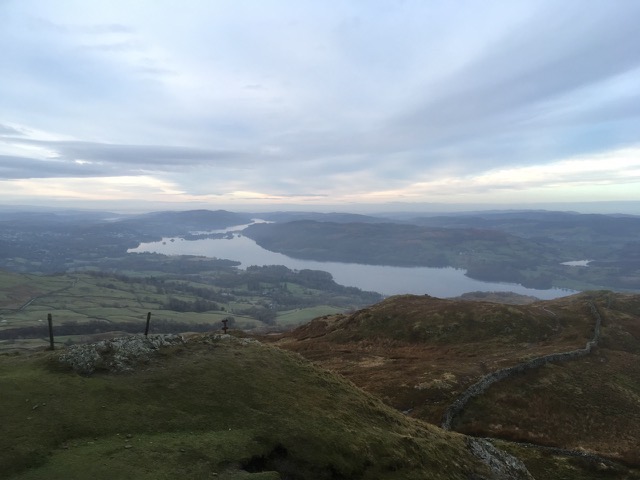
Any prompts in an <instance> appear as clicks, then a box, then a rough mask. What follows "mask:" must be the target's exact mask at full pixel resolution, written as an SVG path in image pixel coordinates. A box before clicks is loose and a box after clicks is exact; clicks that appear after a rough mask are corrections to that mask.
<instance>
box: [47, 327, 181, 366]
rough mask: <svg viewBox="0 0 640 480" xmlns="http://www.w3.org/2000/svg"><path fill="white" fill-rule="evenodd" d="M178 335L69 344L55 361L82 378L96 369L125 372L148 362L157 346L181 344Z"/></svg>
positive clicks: (127, 337) (135, 336)
mask: <svg viewBox="0 0 640 480" xmlns="http://www.w3.org/2000/svg"><path fill="white" fill-rule="evenodd" d="M182 343H184V339H183V338H182V336H180V335H149V336H148V337H144V336H142V335H130V336H126V337H119V338H113V339H111V340H102V341H100V342H97V343H92V344H89V345H73V346H71V347H69V348H68V349H67V350H65V351H63V352H62V353H61V354H60V355H59V357H58V360H59V361H60V362H61V363H63V364H65V365H68V366H70V367H71V368H73V369H74V370H75V371H76V372H78V373H80V374H83V375H90V374H92V373H93V372H95V371H96V370H106V371H108V372H126V371H131V370H133V369H134V368H135V367H136V366H137V365H138V364H139V363H142V362H146V361H148V360H149V359H150V358H151V356H152V355H153V354H154V353H155V352H156V351H157V350H158V349H160V348H161V347H165V346H170V345H176V344H182Z"/></svg>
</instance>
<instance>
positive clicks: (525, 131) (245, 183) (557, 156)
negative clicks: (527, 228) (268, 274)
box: [0, 0, 640, 203]
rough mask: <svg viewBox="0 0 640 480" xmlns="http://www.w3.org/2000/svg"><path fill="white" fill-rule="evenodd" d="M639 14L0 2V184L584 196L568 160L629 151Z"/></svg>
mask: <svg viewBox="0 0 640 480" xmlns="http://www.w3.org/2000/svg"><path fill="white" fill-rule="evenodd" d="M639 17H640V4H638V3H637V2H632V1H621V2H618V3H617V4H616V8H611V6H610V5H609V4H607V3H605V2H601V1H599V0H580V1H577V0H567V1H563V2H557V1H555V0H535V1H528V0H524V1H521V2H503V1H487V2H482V3H475V2H468V3H467V4H465V8H459V6H457V5H452V4H448V3H446V2H394V1H386V0H376V1H371V2H366V4H365V3H362V2H356V1H349V0H347V1H345V2H314V1H307V0H302V1H300V2H288V1H278V0H270V1H266V2H259V3H258V4H255V5H254V4H251V5H248V4H243V3H242V2H224V1H209V0H189V1H188V3H187V4H186V5H185V6H180V7H179V6H177V5H174V4H171V3H164V2H160V3H158V2H152V1H148V0H139V1H138V2H135V4H131V3H127V2H124V1H120V0H114V1H113V2H97V3H96V2H91V4H88V3H87V2H84V1H77V0H60V1H59V2H55V3H46V2H45V3H42V2H39V1H33V0H23V1H20V2H7V3H1V4H0V42H1V43H2V44H6V45H10V46H11V48H10V49H6V51H4V52H3V55H2V56H0V78H2V82H0V155H2V157H1V158H0V178H4V179H7V180H9V179H11V180H18V179H21V178H22V179H36V178H43V179H44V178H47V177H50V178H52V179H59V180H60V182H62V181H63V179H66V178H72V177H78V178H82V179H88V178H92V179H95V180H92V181H95V182H96V183H95V185H98V184H99V181H100V180H99V179H100V178H101V177H103V178H118V177H120V178H133V177H136V176H137V177H140V178H141V179H145V181H148V179H149V178H151V177H153V178H154V179H155V180H157V181H158V182H160V183H161V184H162V185H165V184H170V185H172V190H171V191H172V192H174V193H173V194H172V198H178V197H179V198H182V199H188V198H191V199H193V198H199V199H205V200H206V201H212V202H215V201H218V200H219V199H221V198H232V199H240V198H245V199H246V198H254V199H259V198H263V199H265V201H267V200H268V201H270V202H274V203H275V202H277V201H278V199H280V200H282V199H289V198H294V199H304V201H305V202H307V201H308V202H313V201H314V199H327V201H329V200H330V201H336V202H339V201H349V202H352V201H353V202H355V201H358V200H357V199H358V198H361V199H371V198H382V197H384V198H386V199H389V200H392V199H393V196H394V195H397V196H398V198H402V199H407V198H422V197H424V196H425V195H431V193H429V192H430V191H433V192H441V193H438V195H439V196H440V197H441V198H442V197H446V196H447V194H446V192H447V191H449V192H451V195H450V198H457V195H458V192H459V190H460V189H462V187H463V186H464V185H467V192H472V191H474V192H478V195H480V194H481V192H483V193H484V194H486V195H487V196H488V197H487V198H489V196H490V195H494V194H495V192H502V193H501V194H505V195H506V193H504V192H522V191H524V189H526V188H530V189H536V188H548V191H547V192H546V193H545V194H546V195H551V194H552V192H553V191H555V192H558V193H557V194H558V195H561V194H562V193H561V192H562V189H563V188H565V187H564V186H567V185H573V186H575V188H578V186H579V185H580V188H581V189H586V188H587V185H586V184H588V183H591V184H592V185H594V186H595V185H596V182H597V174H594V175H593V176H591V177H589V174H588V172H587V170H588V169H585V168H582V167H581V166H580V164H579V162H581V161H586V160H584V159H585V158H587V157H588V156H589V155H595V154H602V155H607V154H611V155H613V156H616V155H617V152H619V151H621V150H623V149H625V148H635V146H637V141H638V138H640V118H639V117H640V50H638V48H637V45H638V44H639V43H640V33H639V30H638V29H637V26H636V23H637V22H636V20H637V18H639ZM575 158H579V159H581V160H579V161H578V163H575V162H574V163H567V164H566V165H567V166H568V167H571V168H573V170H571V169H570V168H568V167H567V169H566V170H563V171H562V173H559V172H556V174H557V175H558V176H559V177H558V178H562V181H558V182H556V183H555V184H554V183H553V182H551V180H550V179H548V178H546V177H545V178H541V177H539V174H540V172H541V171H544V170H545V168H546V166H551V165H558V164H560V163H561V162H563V161H565V160H566V161H569V159H575ZM529 167H531V168H532V170H527V168H529ZM549 171H551V170H549ZM589 171H591V170H589ZM496 172H504V173H503V177H504V178H503V177H500V178H499V176H498V174H497V173H496ZM627 173H629V171H627ZM523 175H528V176H529V177H528V178H529V180H530V181H527V180H526V178H525V177H524V176H523ZM603 175H604V174H603ZM510 176H511V177H512V178H508V177H510ZM601 178H602V177H601ZM607 178H610V179H611V182H616V181H619V182H624V181H625V178H623V177H622V176H618V177H617V179H616V177H615V175H607ZM482 179H484V180H482ZM535 179H539V181H537V180H535ZM65 181H66V180H65ZM483 182H484V183H483ZM581 182H582V183H581ZM585 182H586V183H585ZM620 184H621V185H623V183H620ZM123 185H130V183H127V182H125V183H123ZM425 185H426V186H428V187H429V188H427V190H429V189H432V190H429V191H427V190H421V188H422V187H423V186H425ZM598 185H599V184H598ZM624 185H627V184H624ZM73 188H76V187H73ZM73 188H70V189H67V190H68V191H72V190H73ZM123 188H124V187H123ZM131 188H134V187H131ZM425 188H426V187H425ZM571 188H573V187H571ZM447 189H449V190H447ZM553 189H555V190H553ZM67 190H65V191H67ZM462 190H464V189H462ZM107 191H111V192H114V195H116V193H115V192H116V191H117V192H120V190H115V189H107ZM585 191H586V190H585ZM625 191H627V190H625ZM176 192H178V193H176ZM179 192H181V193H179ZM246 192H249V193H246ZM121 194H122V195H124V193H121ZM134 194H135V192H132V193H131V195H134ZM434 194H435V193H434ZM632 195H635V196H634V198H636V197H637V196H638V194H637V193H636V194H632ZM1 198H2V197H1V196H0V199H1ZM203 201H204V200H203Z"/></svg>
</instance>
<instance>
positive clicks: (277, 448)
mask: <svg viewBox="0 0 640 480" xmlns="http://www.w3.org/2000/svg"><path fill="white" fill-rule="evenodd" d="M55 355H56V353H55V352H53V353H51V352H45V353H39V354H32V355H26V356H25V355H2V356H0V390H1V391H2V392H3V394H2V396H0V424H1V425H2V426H3V435H2V436H0V477H2V478H11V479H45V478H46V479H63V478H64V479H86V478H92V479H96V480H99V479H107V478H109V479H110V478H137V479H159V478H179V477H180V478H208V476H209V475H210V474H212V473H218V474H219V478H280V476H283V477H286V478H291V479H303V478H317V479H323V478H327V479H329V478H333V479H338V478H354V479H357V478H362V479H386V478H388V479H412V478H415V479H418V478H420V479H422V478H433V479H443V480H445V479H458V478H460V479H462V478H467V477H468V475H469V474H470V473H471V472H476V473H482V474H486V471H485V469H484V467H483V465H482V464H481V463H480V462H479V461H478V460H477V459H476V458H475V457H473V456H471V455H470V453H469V452H468V451H467V450H466V447H465V445H464V441H463V438H462V437H461V436H459V435H457V434H452V433H445V432H442V431H440V430H439V429H437V428H435V427H430V426H428V425H426V424H422V423H420V422H417V421H415V420H412V419H410V418H407V417H405V416H403V415H402V414H400V413H399V412H397V411H395V410H393V409H391V408H389V407H387V406H385V405H384V404H383V403H382V402H380V401H379V400H378V399H377V398H375V397H373V396H371V395H369V394H366V393H364V392H362V391H360V390H358V389H356V388H355V387H354V386H353V385H352V384H351V383H350V382H348V381H346V380H344V379H342V378H340V377H337V376H335V375H333V374H331V373H328V372H326V371H323V370H320V369H318V368H317V367H314V366H313V365H311V364H309V363H308V362H306V361H304V360H302V359H301V358H300V357H298V356H297V355H294V354H290V353H286V352H283V351H281V350H279V349H275V348H272V347H268V346H260V345H255V344H249V345H241V344H239V343H235V342H220V341H214V340H211V339H210V337H207V336H203V337H200V340H196V341H193V342H190V343H187V344H186V345H184V346H180V347H173V348H170V349H166V350H162V351H161V354H160V356H158V357H156V358H155V359H153V360H152V361H151V362H150V363H148V364H143V365H140V367H139V369H138V370H136V371H135V372H133V373H131V374H119V375H115V374H99V375H94V376H92V377H82V376H79V375H77V374H75V373H73V372H70V371H66V370H64V369H63V368H61V367H59V366H57V364H56V361H55ZM276 471H277V472H279V475H280V476H276V474H275V473H273V472H276ZM270 472H271V473H270Z"/></svg>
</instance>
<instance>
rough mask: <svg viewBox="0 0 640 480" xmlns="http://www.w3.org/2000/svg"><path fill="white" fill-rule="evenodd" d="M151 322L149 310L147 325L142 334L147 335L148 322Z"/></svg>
mask: <svg viewBox="0 0 640 480" xmlns="http://www.w3.org/2000/svg"><path fill="white" fill-rule="evenodd" d="M150 322H151V312H149V313H147V326H146V328H145V329H144V336H145V337H146V336H147V335H149V323H150Z"/></svg>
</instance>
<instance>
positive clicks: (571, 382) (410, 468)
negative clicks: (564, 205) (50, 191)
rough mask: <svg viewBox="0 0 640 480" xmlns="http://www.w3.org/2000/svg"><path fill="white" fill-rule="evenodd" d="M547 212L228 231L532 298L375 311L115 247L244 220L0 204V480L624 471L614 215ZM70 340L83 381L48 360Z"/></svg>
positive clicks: (631, 459) (636, 440) (334, 295)
mask: <svg viewBox="0 0 640 480" xmlns="http://www.w3.org/2000/svg"><path fill="white" fill-rule="evenodd" d="M554 215H555V214H553V213H549V212H547V213H540V212H538V213H531V212H525V213H519V214H515V213H514V214H513V216H511V215H506V216H505V215H504V214H497V213H496V214H491V215H488V217H489V218H485V217H482V218H480V217H472V218H471V217H470V218H467V217H456V218H445V217H442V218H436V219H425V218H422V219H418V220H411V221H410V222H409V223H407V220H406V219H401V218H397V219H395V221H392V222H390V221H389V220H390V219H388V218H382V217H374V216H371V217H366V216H351V215H337V214H336V215H332V214H313V215H311V214H309V218H305V215H304V214H295V215H294V214H287V213H286V212H280V213H278V214H264V215H263V217H261V218H264V220H266V221H267V222H273V223H253V224H252V225H250V226H249V227H248V228H247V230H245V231H243V235H244V234H246V236H247V239H248V238H249V237H250V238H252V239H253V240H255V241H256V242H257V243H258V244H260V245H261V246H262V247H263V248H268V249H269V250H271V251H273V252H280V253H281V254H286V255H288V256H289V255H290V256H291V257H289V258H294V257H300V258H309V259H314V260H315V261H318V260H325V261H326V260H332V261H341V262H357V261H361V262H364V263H366V264H367V265H370V266H372V265H391V266H392V265H396V266H398V265H402V266H403V267H402V268H418V266H420V265H423V266H424V265H433V266H444V265H448V266H449V267H448V268H452V267H456V268H464V269H465V270H464V271H466V275H467V276H469V277H474V278H475V277H481V278H484V279H486V280H488V279H489V277H491V278H492V279H493V280H495V281H496V282H517V284H518V285H519V286H520V287H523V286H525V285H528V286H529V287H530V288H527V287H523V290H518V289H516V288H513V290H512V291H504V292H500V291H495V290H494V291H471V290H466V291H465V290H461V292H462V293H463V294H462V295H460V296H458V297H455V298H438V297H437V296H433V295H429V294H428V293H427V292H425V293H427V294H421V295H413V294H400V295H392V296H388V297H386V298H385V297H384V296H383V295H381V294H380V293H378V292H374V291H366V290H362V289H359V288H355V287H352V286H344V285H341V284H340V283H339V282H337V281H336V279H335V278H334V276H333V275H332V274H331V273H328V272H326V271H322V270H320V269H308V268H290V267H287V266H285V265H275V264H274V265H258V264H242V262H241V261H240V259H239V258H218V257H217V256H203V255H176V254H174V255H164V254H161V253H151V252H143V251H135V250H136V248H138V246H139V245H140V244H141V243H145V242H146V243H150V242H162V241H165V242H167V243H168V244H169V245H168V246H169V247H171V248H173V247H176V248H178V247H180V246H181V245H178V244H183V243H189V242H197V241H202V240H203V239H208V240H212V241H229V240H228V239H229V238H231V237H230V236H233V235H237V233H234V228H235V226H237V225H246V224H251V223H252V220H251V219H252V218H256V217H255V216H253V215H252V214H234V213H231V212H224V211H217V212H210V211H192V212H157V213H154V214H145V215H141V216H134V217H129V216H119V215H114V214H106V213H105V214H96V213H86V212H85V213H83V212H76V213H66V214H64V215H62V214H54V215H44V216H43V215H35V214H34V215H33V216H31V217H29V216H26V217H20V216H15V215H14V216H11V215H9V214H7V213H6V212H4V213H1V214H0V242H1V246H2V253H3V255H2V257H1V258H0V264H1V266H2V269H0V389H1V390H2V392H9V393H8V394H5V395H3V396H1V397H0V421H1V422H2V424H3V426H4V428H5V430H6V431H7V432H8V434H7V435H5V436H3V438H4V440H3V442H4V443H0V452H1V453H0V471H2V472H4V475H5V477H3V478H11V479H15V480H18V479H41V478H60V479H62V478H65V479H66V478H78V479H80V478H87V476H91V477H95V478H97V479H99V478H113V475H114V472H116V473H115V475H116V476H120V477H123V478H124V477H126V476H128V475H133V476H135V478H150V479H151V478H154V479H155V478H175V477H176V476H183V477H186V478H208V476H209V474H211V473H212V472H213V473H216V476H217V477H218V478H227V479H240V478H256V479H258V478H272V479H277V478H280V479H285V478H286V479H293V480H297V479H306V478H320V479H322V478H327V479H344V478H353V479H379V478H385V479H386V478H389V479H393V478H398V479H401V478H402V479H404V478H407V479H410V478H416V479H417V478H440V479H443V480H448V479H469V478H475V479H487V480H488V479H495V480H506V479H520V478H521V479H527V480H531V479H532V478H534V479H537V480H546V479H548V480H552V479H553V480H555V479H566V480H578V479H587V480H591V479H593V480H596V479H638V478H640V457H638V454H637V445H638V444H640V434H639V432H640V384H639V383H638V378H640V370H639V367H638V366H639V365H640V361H639V360H640V330H639V328H640V317H639V315H640V295H638V294H637V286H636V283H635V282H636V276H637V274H638V265H637V263H636V262H635V260H634V258H635V257H634V255H635V253H634V252H635V250H634V245H635V243H634V241H636V240H634V238H636V237H635V235H636V233H637V230H636V226H635V223H634V222H635V221H636V220H635V217H629V218H624V219H622V224H621V225H626V227H625V228H620V229H619V230H617V231H616V230H611V229H610V228H609V227H611V225H613V224H615V222H617V220H611V221H612V222H613V224H612V223H606V225H605V226H606V228H604V227H603V228H602V229H600V230H598V228H599V227H598V228H597V225H598V223H597V222H595V223H594V221H593V219H590V220H589V221H588V222H587V223H586V224H584V225H582V226H571V225H573V224H574V223H575V224H576V225H577V224H578V223H580V222H583V220H584V218H582V217H581V216H574V215H568V216H562V217H561V219H562V222H561V224H562V228H564V229H565V231H564V233H562V234H561V227H560V224H558V223H553V222H552V220H553V218H554ZM598 219H599V220H602V219H600V218H599V217H598ZM525 220H526V221H525ZM543 220H544V222H543ZM394 222H395V223H394ZM411 222H413V223H411ZM541 222H542V223H541ZM545 222H546V223H545ZM549 222H550V223H549ZM572 222H573V223H572ZM576 222H577V223H576ZM625 222H627V223H625ZM427 223H428V225H427ZM478 223H480V224H481V225H480V229H478V227H479V225H478ZM519 223H522V224H523V225H525V226H523V227H522V229H518V227H517V225H518V224H519ZM527 225H528V226H527ZM544 225H547V226H546V227H544ZM616 225H617V224H616ZM545 229H546V230H545ZM578 231H580V232H582V233H578ZM534 232H539V233H540V234H541V235H543V236H542V237H538V236H536V235H535V234H534ZM554 232H555V233H554ZM169 238H172V239H174V242H171V240H167V239H169ZM163 239H164V240H163ZM605 243H606V245H607V247H606V248H605V247H604V245H605ZM193 244H195V243H193ZM303 245H306V247H304V248H303V247H302V246H303ZM622 252H627V253H628V255H627V256H626V257H623V256H622ZM230 257H233V256H232V255H230ZM584 258H590V259H597V260H594V261H593V262H590V263H589V265H588V266H583V265H582V264H576V265H571V264H569V265H562V263H563V262H571V261H577V260H579V259H584ZM616 258H617V259H618V260H616ZM622 258H624V259H625V260H624V262H623V261H622V260H621V259H622ZM434 263H435V264H436V265H434ZM345 265H347V266H348V265H349V264H345ZM480 267H482V268H480ZM483 269H484V270H483ZM482 271H486V272H488V273H486V274H484V273H480V274H478V272H482ZM442 278H444V277H441V280H440V281H441V282H442V281H443V280H442ZM465 278H466V277H465ZM452 281H455V280H452ZM601 284H602V285H604V286H606V288H600V287H599V286H600V285H601ZM496 285H498V286H500V285H502V286H505V289H506V290H508V289H509V287H510V285H515V284H510V283H496ZM569 286H571V287H572V288H575V290H584V291H583V292H577V293H576V291H575V290H568V288H569ZM593 287H598V288H593ZM536 288H565V289H566V290H564V291H562V293H563V294H562V295H554V296H553V297H551V298H548V299H546V300H541V299H540V298H535V296H531V293H534V294H535V292H536V291H543V290H536ZM517 292H521V293H517ZM48 314H52V316H53V331H54V336H55V351H53V352H51V351H48V350H47V347H48V340H49V339H48V329H47V323H46V318H47V315H48ZM148 314H151V315H150V319H151V322H150V327H151V328H150V335H149V337H148V338H145V337H144V336H143V335H142V333H143V332H144V328H145V320H146V318H147V315H148ZM223 320H225V322H226V323H227V325H228V326H229V328H230V333H231V335H221V333H222V325H223V324H222V321H223ZM114 339H122V341H128V340H126V339H132V340H131V341H132V342H134V343H135V342H138V343H140V342H142V344H144V345H147V346H148V347H149V348H150V349H149V350H148V352H147V353H145V354H144V355H142V356H137V354H136V355H134V356H133V357H130V358H128V359H127V357H126V356H127V355H132V354H131V353H126V352H122V353H119V351H118V348H120V347H117V346H116V343H114V342H116V340H114ZM163 339H173V340H171V341H170V342H169V341H168V340H167V341H165V340H163ZM154 342H159V343H154ZM167 342H169V343H167ZM91 345H95V346H91ZM82 348H85V349H86V348H88V349H90V350H88V351H89V352H91V351H92V350H91V349H95V351H94V353H89V354H88V355H89V358H93V359H94V360H93V361H96V362H97V364H96V365H98V367H99V368H98V369H97V370H95V371H93V370H91V371H89V370H87V371H84V370H79V371H74V370H73V368H75V367H69V365H66V366H65V365H62V364H61V363H60V361H61V359H62V358H64V357H66V356H68V355H74V353H73V352H81V351H82V350H81V349H82ZM145 348H146V347H145ZM110 355H111V356H116V355H119V356H120V357H118V358H124V360H123V361H125V360H126V361H125V364H126V365H130V366H131V368H130V369H129V370H127V371H116V370H113V368H112V365H114V363H112V362H111V360H109V359H108V358H106V357H104V356H110ZM122 355H124V357H122ZM109 358H110V357H109ZM114 358H115V357H114ZM96 359H97V360H96ZM83 361H84V360H83ZM502 372H508V373H505V374H503V373H502ZM494 378H495V379H496V380H497V381H493V380H492V379H494ZM479 384H483V385H484V384H486V388H485V386H483V388H481V389H478V390H477V391H474V393H473V394H465V392H469V389H470V388H474V387H473V386H474V385H479ZM460 398H464V399H465V400H464V402H461V403H457V402H459V400H458V399H460ZM124 399H127V400H126V401H125V400H124ZM49 411H51V412H52V413H53V415H51V416H49V415H47V414H46V412H49ZM442 427H444V428H442ZM42 432H47V433H46V434H43V433H42ZM13 439H18V440H19V441H17V442H15V441H13ZM302 439H304V440H302ZM485 439H488V440H485ZM133 453H135V455H132V454H133ZM509 454H510V455H512V456H513V457H510V456H509ZM0 477H2V474H0Z"/></svg>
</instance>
